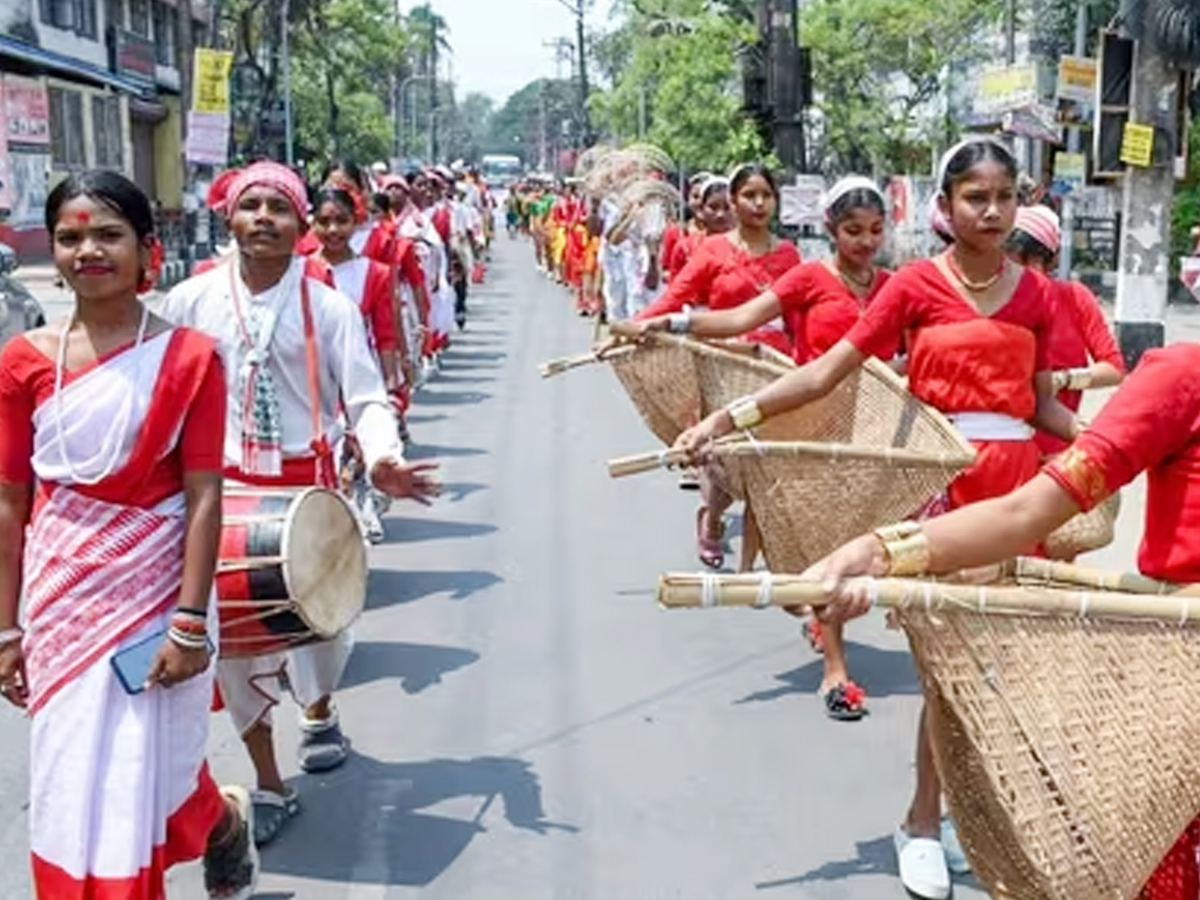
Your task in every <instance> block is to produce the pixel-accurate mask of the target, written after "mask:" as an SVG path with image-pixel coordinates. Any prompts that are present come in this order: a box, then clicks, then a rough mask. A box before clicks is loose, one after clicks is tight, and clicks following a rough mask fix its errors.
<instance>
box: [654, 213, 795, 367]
mask: <svg viewBox="0 0 1200 900" xmlns="http://www.w3.org/2000/svg"><path fill="white" fill-rule="evenodd" d="M799 264H800V251H798V250H797V249H796V246H795V245H794V244H792V243H789V242H788V241H780V242H779V245H778V246H776V247H775V249H774V250H772V251H771V252H770V253H764V254H762V255H761V256H751V255H750V254H749V253H747V252H746V251H745V250H743V249H742V248H740V247H735V246H734V244H733V241H731V240H730V238H729V235H727V234H714V235H712V236H711V237H707V238H705V239H704V240H703V241H701V242H700V246H699V247H697V248H696V252H695V253H694V254H693V255H692V258H691V260H689V262H688V264H687V265H686V266H684V267H683V271H682V272H680V273H679V274H678V275H677V276H676V277H675V278H674V279H672V281H671V283H670V284H669V285H668V286H667V290H666V293H664V294H663V295H662V296H661V297H660V298H659V299H658V300H656V301H655V302H654V303H651V304H650V305H649V306H647V307H646V308H645V309H643V310H642V311H641V312H640V313H638V315H637V318H638V319H648V318H651V317H653V316H662V315H667V314H668V313H673V312H679V311H680V310H682V309H683V308H684V307H685V306H689V305H691V306H706V307H708V308H709V309H712V310H721V309H732V308H734V307H735V306H741V305H742V304H743V303H746V302H748V301H750V300H753V299H754V298H755V297H757V296H758V295H759V294H762V293H765V292H766V291H768V290H770V288H771V285H772V284H774V283H775V282H776V281H778V280H779V279H780V277H782V276H783V274H784V273H785V272H787V271H788V269H790V268H792V267H793V266H798V265H799ZM742 337H743V338H744V339H745V340H750V341H761V342H762V343H765V344H770V345H771V346H772V347H774V348H775V349H776V350H779V351H781V352H783V353H787V354H789V355H791V353H792V342H791V341H790V340H789V338H788V336H787V333H786V332H785V331H784V330H783V323H782V322H780V323H779V324H778V326H775V327H771V326H765V327H763V328H759V329H757V330H756V331H753V332H751V333H749V334H746V335H743V336H742Z"/></svg>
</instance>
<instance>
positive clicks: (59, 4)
mask: <svg viewBox="0 0 1200 900" xmlns="http://www.w3.org/2000/svg"><path fill="white" fill-rule="evenodd" d="M38 12H39V14H40V15H41V17H42V21H43V22H44V23H45V24H47V25H53V26H54V27H55V28H74V27H75V0H38Z"/></svg>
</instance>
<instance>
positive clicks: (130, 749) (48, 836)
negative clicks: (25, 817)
mask: <svg viewBox="0 0 1200 900" xmlns="http://www.w3.org/2000/svg"><path fill="white" fill-rule="evenodd" d="M173 334H176V332H167V333H165V334H160V335H158V336H155V337H153V338H150V339H148V340H144V341H143V340H142V339H141V337H140V336H139V341H138V343H137V345H136V346H134V347H132V348H130V349H127V350H124V351H122V352H120V353H119V354H117V355H115V356H113V357H111V358H109V359H107V360H105V361H103V362H102V363H101V364H99V365H97V366H96V367H95V368H93V369H91V370H90V371H88V372H86V373H83V374H81V375H79V377H77V378H74V379H72V380H71V381H70V383H69V384H66V385H65V386H63V385H62V384H61V376H60V379H59V382H60V383H59V384H58V389H57V390H56V392H55V393H54V395H53V396H51V397H50V398H49V399H47V400H46V401H44V402H43V403H41V404H40V406H38V407H37V408H36V410H35V412H34V421H33V428H34V456H33V471H34V473H35V474H36V476H37V478H38V479H39V481H40V482H41V483H42V485H43V486H48V485H53V489H52V490H49V492H48V493H49V496H48V498H47V499H45V501H44V503H43V505H41V506H40V508H39V509H38V510H37V512H36V514H35V515H34V517H33V521H32V525H31V527H30V529H29V532H28V537H27V541H26V551H25V559H24V582H25V591H24V616H23V617H24V621H25V628H26V636H25V653H26V664H27V670H28V677H29V687H30V698H29V712H30V714H31V716H32V719H33V722H32V729H31V756H30V778H31V793H30V798H31V799H30V828H31V837H30V844H31V850H32V854H33V868H34V882H35V885H36V890H37V896H38V897H39V898H43V900H51V898H52V900H95V898H108V897H113V898H116V897H120V898H122V900H161V898H162V896H163V894H162V890H163V886H162V885H163V874H164V872H165V871H166V869H167V868H168V867H170V866H171V865H173V864H174V863H176V862H180V861H182V860H184V859H192V858H195V857H197V856H198V855H199V854H200V853H202V852H203V849H204V846H205V842H206V840H207V835H208V833H209V831H210V830H211V828H212V827H213V825H214V824H215V822H216V821H217V820H218V818H219V817H220V815H221V812H222V810H223V805H222V800H221V798H220V794H219V792H218V790H217V787H216V785H215V784H214V783H213V781H212V779H211V778H210V777H209V774H208V770H207V766H206V764H205V760H204V754H205V745H206V742H207V739H208V707H209V704H210V701H211V697H212V679H213V669H212V667H211V666H210V667H209V669H208V671H206V672H205V673H203V674H202V675H199V676H197V677H195V678H193V679H191V680H190V681H187V682H184V683H182V684H179V685H176V686H174V687H172V688H170V689H162V688H153V689H149V690H146V691H144V692H142V693H140V694H135V695H130V694H128V693H126V691H125V689H124V688H123V687H122V685H121V682H120V681H119V679H118V678H117V676H116V674H115V672H114V670H113V667H112V665H111V659H112V657H113V656H114V655H115V654H116V653H117V652H119V651H120V650H121V649H123V648H125V647H128V646H132V645H133V644H135V643H138V642H140V641H142V640H144V639H146V638H148V637H152V636H154V635H155V634H157V633H161V632H163V631H164V630H165V629H166V628H167V626H168V624H169V621H170V616H171V614H172V611H173V610H174V609H175V607H176V604H177V602H178V597H179V590H180V585H181V581H182V575H183V563H184V537H185V517H186V510H185V502H184V497H183V494H182V493H176V494H174V495H173V496H170V497H167V498H166V499H164V500H163V501H162V502H160V503H158V504H157V505H156V506H154V507H152V508H143V507H139V506H133V505H124V504H122V503H117V502H111V501H104V500H100V499H97V498H96V497H95V496H89V493H88V492H93V493H94V491H95V490H96V489H101V490H102V489H103V488H104V486H105V485H106V484H107V483H109V481H110V479H112V478H113V477H114V476H116V477H122V475H123V474H124V475H128V472H126V471H125V470H126V467H133V466H137V467H139V468H140V467H141V466H142V465H143V464H144V463H145V462H146V461H147V460H146V458H145V457H146V456H147V453H149V454H150V455H151V456H152V457H153V460H154V461H157V460H161V459H165V458H166V456H167V455H168V454H169V453H170V452H171V451H172V450H173V449H174V447H175V446H176V445H177V444H178V442H179V440H180V435H181V432H182V430H183V421H184V417H185V416H186V414H187V412H188V410H187V409H186V408H184V409H178V408H175V409H168V408H165V407H167V406H168V405H172V401H171V400H169V399H168V400H167V401H166V402H162V400H163V397H168V396H171V395H170V394H169V393H167V394H162V395H160V393H159V390H160V382H161V381H163V380H164V377H165V378H168V379H169V376H163V373H162V370H163V368H164V359H169V352H170V350H171V348H172V347H174V346H175V345H174V344H173V342H172V337H171V336H172V335H173ZM193 337H195V336H193ZM204 346H205V347H206V348H207V353H208V357H209V358H210V359H211V357H212V349H211V345H210V344H207V343H206V344H205V345H204ZM59 372H61V363H60V368H59ZM160 376H162V377H160ZM175 396H176V397H178V396H179V395H175ZM151 418H154V419H155V420H156V421H155V422H154V423H153V424H149V423H148V420H149V419H151ZM152 432H157V434H158V435H160V436H161V440H160V439H159V438H154V437H152V436H151V433H152ZM147 440H151V441H155V442H156V446H154V447H153V448H151V449H149V450H147V448H146V446H145V445H144V442H145V441H147ZM136 454H140V455H136ZM135 455H136V458H135ZM215 611H216V604H215V602H212V603H210V604H209V612H210V620H211V621H210V633H212V634H214V635H215V634H216V627H217V626H216V615H215Z"/></svg>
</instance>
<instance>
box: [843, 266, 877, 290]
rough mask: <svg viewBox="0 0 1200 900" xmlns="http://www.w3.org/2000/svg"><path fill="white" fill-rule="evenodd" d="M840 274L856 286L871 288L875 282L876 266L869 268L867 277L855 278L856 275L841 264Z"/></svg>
mask: <svg viewBox="0 0 1200 900" xmlns="http://www.w3.org/2000/svg"><path fill="white" fill-rule="evenodd" d="M838 275H840V276H841V278H842V280H843V281H845V282H846V283H847V284H850V285H853V286H854V287H859V288H869V287H870V286H871V285H873V284H874V283H875V267H874V266H871V267H870V268H869V269H867V277H866V278H865V279H862V280H859V279H858V278H855V277H854V275H852V274H851V273H850V272H849V270H847V269H843V268H842V267H841V266H838Z"/></svg>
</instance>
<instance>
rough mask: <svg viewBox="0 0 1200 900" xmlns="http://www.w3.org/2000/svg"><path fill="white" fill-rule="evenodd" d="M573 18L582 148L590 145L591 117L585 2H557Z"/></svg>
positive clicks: (566, 0)
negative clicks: (577, 66)
mask: <svg viewBox="0 0 1200 900" xmlns="http://www.w3.org/2000/svg"><path fill="white" fill-rule="evenodd" d="M558 2H559V3H561V4H562V5H563V6H565V7H566V8H567V9H569V10H570V11H571V14H572V15H573V16H574V17H575V49H576V51H577V53H578V60H579V73H578V74H579V124H580V129H579V132H580V133H579V140H580V144H581V146H582V147H589V146H591V144H592V140H593V135H592V115H591V113H590V112H589V111H588V94H589V89H588V76H587V35H586V34H585V29H584V25H585V22H584V18H585V14H586V13H587V0H558Z"/></svg>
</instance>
